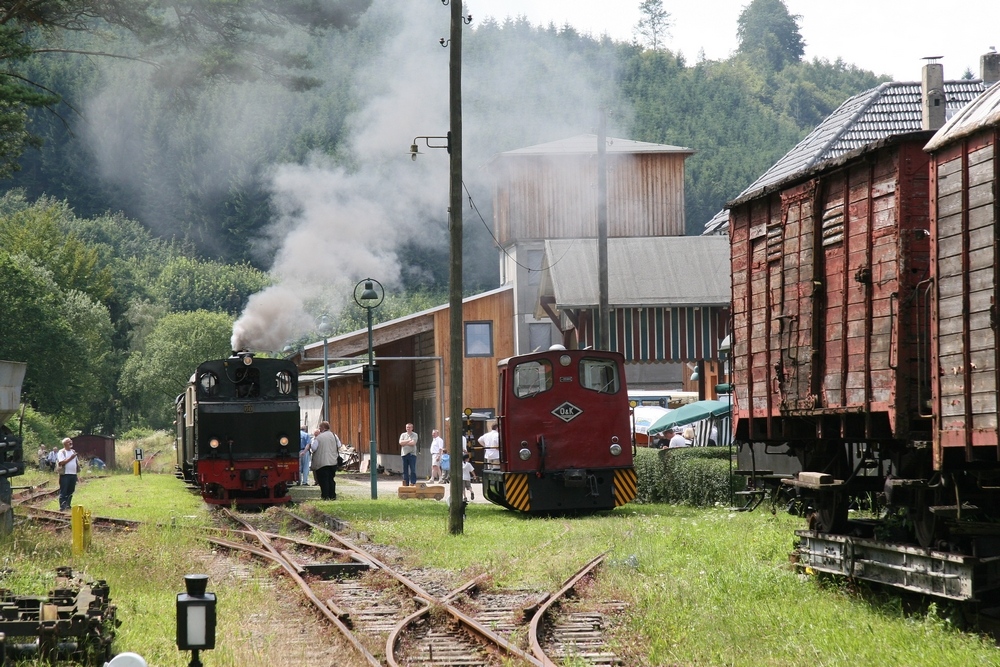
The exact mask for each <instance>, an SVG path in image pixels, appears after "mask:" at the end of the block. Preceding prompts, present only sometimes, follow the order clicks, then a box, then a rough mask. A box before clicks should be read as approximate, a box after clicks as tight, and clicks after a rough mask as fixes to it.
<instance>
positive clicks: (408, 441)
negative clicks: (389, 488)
mask: <svg viewBox="0 0 1000 667" xmlns="http://www.w3.org/2000/svg"><path fill="white" fill-rule="evenodd" d="M399 455H400V456H401V457H403V486H416V485H417V434H416V433H414V432H413V424H407V425H406V430H405V431H403V432H402V433H401V434H400V435H399Z"/></svg>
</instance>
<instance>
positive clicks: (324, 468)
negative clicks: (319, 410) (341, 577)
mask: <svg viewBox="0 0 1000 667" xmlns="http://www.w3.org/2000/svg"><path fill="white" fill-rule="evenodd" d="M338 456H340V438H338V437H337V434H336V433H334V432H333V431H331V430H330V422H327V421H323V422H320V423H319V435H317V436H316V440H315V442H314V443H313V448H312V469H313V477H315V478H316V483H317V484H319V495H320V498H322V499H323V500H336V499H337V478H336V475H337V457H338Z"/></svg>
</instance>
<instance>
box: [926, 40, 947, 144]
mask: <svg viewBox="0 0 1000 667" xmlns="http://www.w3.org/2000/svg"><path fill="white" fill-rule="evenodd" d="M940 57H941V56H931V57H929V58H924V60H926V61H927V64H926V65H924V69H923V73H922V75H921V77H920V94H921V97H923V104H921V109H922V110H923V113H922V117H923V118H922V124H921V127H922V128H923V129H925V130H938V129H940V128H941V126H942V125H944V121H945V97H944V65H942V64H941V63H939V62H934V61H936V60H938V59H939V58H940Z"/></svg>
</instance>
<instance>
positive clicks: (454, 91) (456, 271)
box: [442, 0, 465, 535]
mask: <svg viewBox="0 0 1000 667" xmlns="http://www.w3.org/2000/svg"><path fill="white" fill-rule="evenodd" d="M442 2H444V4H448V1H447V0H442ZM464 25H465V20H464V18H463V17H462V1H461V0H451V39H450V42H449V43H450V46H451V54H450V58H449V66H448V72H449V90H450V95H449V99H450V112H451V130H450V131H449V133H448V136H449V141H448V144H449V146H450V147H451V149H450V150H451V193H450V194H451V196H450V199H449V206H448V229H449V231H450V235H449V239H450V246H451V253H450V254H451V263H450V267H451V268H450V288H449V293H448V313H449V315H450V317H449V325H450V326H449V341H450V348H451V351H450V354H451V356H450V362H451V363H450V366H449V374H450V375H451V377H450V378H449V380H450V382H449V392H450V393H449V395H448V398H449V400H448V414H449V415H450V427H449V428H448V441H449V447H448V449H449V450H450V451H451V454H450V456H451V474H452V482H451V508H450V511H449V513H448V531H449V532H450V533H452V534H453V535H458V534H461V533H462V532H463V531H464V530H465V517H464V512H463V511H462V438H463V437H464V434H463V433H462V362H463V361H464V356H465V355H464V350H463V348H462V324H463V319H464V318H463V313H462V26H464ZM443 390H444V388H443V387H442V391H443Z"/></svg>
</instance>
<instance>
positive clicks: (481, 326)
mask: <svg viewBox="0 0 1000 667" xmlns="http://www.w3.org/2000/svg"><path fill="white" fill-rule="evenodd" d="M465 356H467V357H492V356H493V323H492V322H466V323H465Z"/></svg>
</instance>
